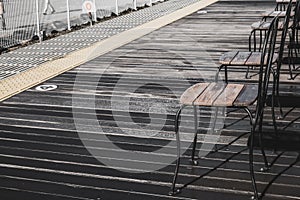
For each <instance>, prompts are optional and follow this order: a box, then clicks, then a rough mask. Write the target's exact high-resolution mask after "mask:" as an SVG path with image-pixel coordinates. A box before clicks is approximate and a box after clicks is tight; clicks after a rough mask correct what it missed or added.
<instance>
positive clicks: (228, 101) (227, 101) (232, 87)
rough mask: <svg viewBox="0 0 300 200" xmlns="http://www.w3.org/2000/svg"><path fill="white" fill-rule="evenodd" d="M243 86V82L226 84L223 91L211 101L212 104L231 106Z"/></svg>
mask: <svg viewBox="0 0 300 200" xmlns="http://www.w3.org/2000/svg"><path fill="white" fill-rule="evenodd" d="M243 88H244V85H243V84H227V85H226V87H225V89H224V90H223V92H222V93H221V94H220V95H219V96H218V98H217V99H216V100H215V101H214V102H213V105H214V106H232V105H233V102H234V101H235V99H236V98H237V96H238V95H239V94H240V92H241V90H242V89H243Z"/></svg>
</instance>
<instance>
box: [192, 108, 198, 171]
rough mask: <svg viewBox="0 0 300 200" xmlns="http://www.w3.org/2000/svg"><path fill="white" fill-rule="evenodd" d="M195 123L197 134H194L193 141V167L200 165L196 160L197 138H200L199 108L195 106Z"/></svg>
mask: <svg viewBox="0 0 300 200" xmlns="http://www.w3.org/2000/svg"><path fill="white" fill-rule="evenodd" d="M194 122H195V124H194V125H195V134H194V141H193V150H192V158H191V163H192V164H193V165H198V161H197V159H195V151H196V146H197V137H198V134H197V132H198V115H197V106H194Z"/></svg>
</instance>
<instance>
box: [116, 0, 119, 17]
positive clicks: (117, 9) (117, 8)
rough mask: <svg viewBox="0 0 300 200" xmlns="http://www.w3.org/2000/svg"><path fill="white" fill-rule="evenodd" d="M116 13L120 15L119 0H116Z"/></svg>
mask: <svg viewBox="0 0 300 200" xmlns="http://www.w3.org/2000/svg"><path fill="white" fill-rule="evenodd" d="M116 15H119V4H118V0H116Z"/></svg>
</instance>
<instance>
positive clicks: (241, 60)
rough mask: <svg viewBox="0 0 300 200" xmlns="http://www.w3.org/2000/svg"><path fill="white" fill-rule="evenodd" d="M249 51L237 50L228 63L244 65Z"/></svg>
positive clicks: (249, 53)
mask: <svg viewBox="0 0 300 200" xmlns="http://www.w3.org/2000/svg"><path fill="white" fill-rule="evenodd" d="M250 55H251V52H241V51H240V52H239V53H238V54H237V55H236V56H235V58H234V59H233V60H232V61H231V62H230V65H245V63H246V61H247V60H248V58H249V56H250Z"/></svg>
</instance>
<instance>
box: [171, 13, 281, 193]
mask: <svg viewBox="0 0 300 200" xmlns="http://www.w3.org/2000/svg"><path fill="white" fill-rule="evenodd" d="M277 29H278V18H277V17H276V18H274V19H273V21H272V22H271V25H270V28H269V31H268V32H267V35H266V38H265V41H264V45H263V50H262V53H263V56H261V66H260V73H259V82H258V94H257V105H256V112H255V117H253V114H252V113H251V111H250V109H249V108H248V107H246V106H245V107H233V108H239V109H243V110H245V111H246V113H247V115H248V116H249V118H250V125H251V130H250V136H251V137H250V138H252V139H251V140H250V146H249V147H250V148H249V167H250V175H251V181H252V186H253V190H254V198H255V199H259V195H258V190H257V187H256V182H255V176H254V168H253V142H252V141H253V137H254V130H255V129H256V127H257V125H259V124H258V122H260V121H259V120H258V119H262V116H263V109H264V105H265V99H266V96H267V94H266V93H267V91H268V85H269V78H270V74H271V71H272V64H273V62H272V61H273V56H274V51H275V43H276V37H277ZM264 63H267V65H264ZM185 107H186V105H181V107H180V108H179V110H178V111H177V113H176V117H175V134H176V142H177V161H176V168H175V173H174V177H173V182H172V186H171V192H170V193H169V194H170V195H175V194H177V193H179V192H180V191H181V189H180V188H176V182H177V178H178V173H179V168H180V155H181V154H180V153H181V147H180V137H179V121H180V114H181V111H182V110H183V109H184V108H185ZM209 107H212V106H209ZM219 108H220V107H216V112H217V110H218V109H219ZM229 108H230V107H229ZM196 113H197V112H196V106H194V114H195V118H196V119H197V114H196ZM196 119H195V134H194V140H193V147H192V155H191V156H192V161H193V162H192V163H193V164H197V162H196V160H195V157H194V156H195V150H196V143H197V128H198V127H197V126H198V125H197V120H196ZM261 152H262V154H263V157H264V161H265V165H268V162H267V160H266V155H265V152H264V149H263V145H262V148H261Z"/></svg>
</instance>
